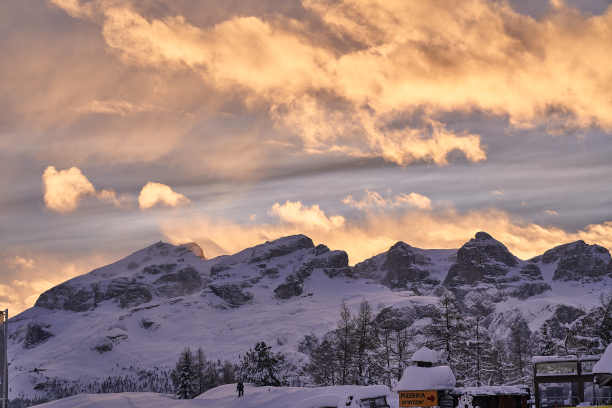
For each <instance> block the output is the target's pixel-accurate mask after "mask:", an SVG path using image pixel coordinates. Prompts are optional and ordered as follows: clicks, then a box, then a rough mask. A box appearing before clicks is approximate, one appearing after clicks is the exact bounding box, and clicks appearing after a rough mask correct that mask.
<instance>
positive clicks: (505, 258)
mask: <svg viewBox="0 0 612 408" xmlns="http://www.w3.org/2000/svg"><path fill="white" fill-rule="evenodd" d="M518 263H519V261H518V259H517V258H516V257H515V256H514V255H512V254H511V253H510V251H509V250H508V248H506V246H505V245H504V244H502V243H501V242H499V241H497V240H495V239H493V237H491V236H490V235H489V234H487V233H486V232H478V233H477V234H476V236H475V238H473V239H471V240H470V241H469V242H467V243H466V244H464V245H463V246H462V247H461V248H460V249H459V251H457V262H456V263H455V264H453V265H452V266H451V268H450V269H449V271H448V275H447V276H446V280H445V281H444V284H445V285H447V286H455V285H461V284H473V283H476V282H488V283H497V282H498V281H499V280H500V278H503V277H505V275H506V274H507V273H508V270H509V268H511V267H514V266H517V265H518Z"/></svg>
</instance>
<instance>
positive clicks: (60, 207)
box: [42, 166, 96, 213]
mask: <svg viewBox="0 0 612 408" xmlns="http://www.w3.org/2000/svg"><path fill="white" fill-rule="evenodd" d="M42 182H43V189H44V200H45V205H46V206H47V208H49V209H51V210H53V211H57V212H61V213H67V212H71V211H74V210H76V208H77V207H78V205H79V201H80V200H81V198H83V197H84V196H87V195H93V194H95V192H96V190H95V188H94V186H93V184H91V182H90V181H89V180H88V179H87V177H85V175H84V174H83V173H82V172H81V170H80V169H78V168H77V167H71V168H69V169H66V170H60V171H57V169H56V168H55V167H54V166H49V167H47V168H46V169H45V171H44V173H43V175H42Z"/></svg>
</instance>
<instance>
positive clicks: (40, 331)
mask: <svg viewBox="0 0 612 408" xmlns="http://www.w3.org/2000/svg"><path fill="white" fill-rule="evenodd" d="M48 328H49V326H48V325H45V326H42V325H40V324H38V323H30V324H28V328H27V330H26V335H25V340H24V341H23V346H24V347H25V348H27V349H29V348H33V347H36V346H38V345H39V344H41V343H44V342H45V341H47V340H48V339H49V338H51V337H53V333H51V332H50V331H47V330H46V329H48Z"/></svg>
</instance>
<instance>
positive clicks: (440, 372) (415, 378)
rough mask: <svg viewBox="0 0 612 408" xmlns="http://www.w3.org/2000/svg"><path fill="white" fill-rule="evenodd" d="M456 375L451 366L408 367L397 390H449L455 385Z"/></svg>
mask: <svg viewBox="0 0 612 408" xmlns="http://www.w3.org/2000/svg"><path fill="white" fill-rule="evenodd" d="M455 383H456V380H455V375H454V374H453V371H452V370H451V369H450V367H449V366H438V367H417V366H410V367H406V369H405V370H404V374H403V375H402V379H401V380H400V381H399V383H397V386H396V387H395V389H396V390H397V391H421V390H449V389H452V388H454V387H455Z"/></svg>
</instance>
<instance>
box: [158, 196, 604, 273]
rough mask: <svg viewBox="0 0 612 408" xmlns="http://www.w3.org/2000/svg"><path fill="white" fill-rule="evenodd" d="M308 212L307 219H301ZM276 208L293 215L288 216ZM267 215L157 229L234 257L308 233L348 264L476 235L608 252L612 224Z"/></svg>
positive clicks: (375, 214)
mask: <svg viewBox="0 0 612 408" xmlns="http://www.w3.org/2000/svg"><path fill="white" fill-rule="evenodd" d="M313 207H315V210H314V211H312V214H308V215H307V216H305V217H302V215H304V213H308V212H309V210H311V209H312V208H313ZM281 208H283V209H284V210H285V211H287V213H289V214H292V216H287V215H286V213H284V212H283V211H281ZM269 213H270V214H271V215H275V216H277V220H276V221H273V222H267V223H259V224H252V223H251V224H248V225H243V224H239V223H236V222H233V221H230V220H226V219H214V220H213V219H210V218H207V217H204V216H202V217H195V218H193V217H188V218H184V217H176V218H169V219H166V220H165V221H163V223H162V225H161V229H162V232H163V233H164V234H165V235H166V237H167V238H168V239H169V240H170V241H171V242H175V243H181V242H188V241H195V242H198V243H199V244H200V245H201V246H202V247H203V248H204V250H205V252H206V253H207V254H209V256H217V255H222V254H228V253H233V252H237V251H239V250H241V249H243V248H245V247H248V246H252V245H256V244H258V243H261V242H263V241H266V240H271V239H275V238H279V237H282V236H285V235H291V234H299V233H307V235H309V236H310V237H311V238H312V239H313V240H314V241H316V242H318V243H324V244H326V245H328V246H330V247H331V248H336V249H343V250H346V251H347V252H348V254H349V258H350V260H351V262H352V263H356V262H359V261H361V260H363V259H365V258H368V257H371V256H374V255H376V254H378V253H380V252H383V251H386V250H387V249H388V248H389V247H390V246H391V245H393V244H394V243H395V242H397V241H405V242H407V243H408V244H410V245H413V246H416V247H420V248H459V247H460V246H461V245H463V244H464V243H465V242H466V241H468V240H469V239H470V238H471V237H473V236H474V234H475V233H476V232H478V231H487V232H489V233H490V234H492V235H493V236H494V237H495V238H496V239H498V240H500V241H501V242H503V243H504V244H506V245H507V246H508V248H509V249H510V250H511V251H512V252H513V253H514V254H515V255H517V256H519V257H521V258H523V259H527V258H530V257H533V256H536V255H539V254H541V253H543V252H544V251H546V250H548V249H550V248H552V247H554V246H556V245H560V244H563V243H567V242H571V241H576V240H580V239H581V240H584V241H586V242H589V243H597V244H599V245H602V246H605V247H607V248H608V249H612V221H607V222H604V223H601V224H591V225H587V226H586V227H585V228H583V229H581V230H579V231H576V232H568V231H565V230H563V229H561V228H557V227H554V226H545V225H540V224H535V223H530V222H525V221H524V220H521V219H520V218H516V217H512V216H511V215H510V214H508V213H507V212H505V211H501V210H498V209H488V210H479V211H467V212H459V211H457V210H454V209H452V208H451V209H449V208H444V209H440V210H438V211H429V210H418V209H405V210H404V211H401V212H397V211H391V212H381V211H371V210H367V211H366V212H365V214H364V215H365V217H363V218H359V219H347V218H344V217H342V216H340V215H331V216H329V215H327V214H326V213H325V212H324V211H323V210H322V209H321V208H319V206H312V207H304V206H303V205H301V203H300V202H297V203H291V204H290V205H289V206H287V205H285V206H284V207H283V206H281V205H280V204H278V203H276V204H274V206H273V207H272V209H271V210H270V211H269ZM293 214H297V215H293ZM334 217H341V219H342V222H337V223H336V224H333V225H331V223H330V222H328V221H326V220H331V219H333V218H334ZM312 219H315V220H317V221H315V222H313V221H312ZM338 219H340V218H338ZM306 225H307V226H308V229H305V226H306Z"/></svg>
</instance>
